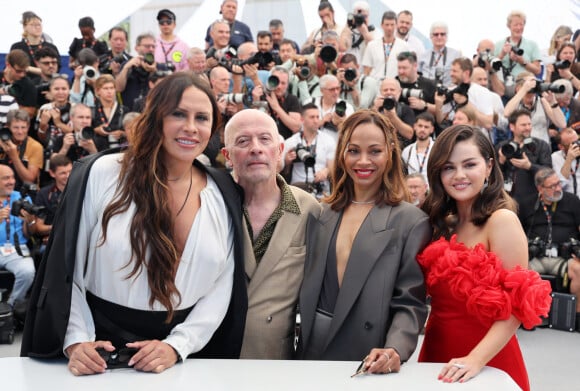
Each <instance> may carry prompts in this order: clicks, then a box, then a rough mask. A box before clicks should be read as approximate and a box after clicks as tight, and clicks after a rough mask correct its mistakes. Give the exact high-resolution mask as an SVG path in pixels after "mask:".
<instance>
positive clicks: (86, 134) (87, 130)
mask: <svg viewBox="0 0 580 391" xmlns="http://www.w3.org/2000/svg"><path fill="white" fill-rule="evenodd" d="M74 134H75V139H76V142H77V144H78V143H80V142H81V141H86V140H92V139H93V137H94V136H95V130H94V129H93V128H92V127H90V126H85V127H84V128H82V130H81V131H80V132H75V133H74Z"/></svg>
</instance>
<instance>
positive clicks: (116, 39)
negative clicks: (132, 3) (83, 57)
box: [77, 26, 131, 77]
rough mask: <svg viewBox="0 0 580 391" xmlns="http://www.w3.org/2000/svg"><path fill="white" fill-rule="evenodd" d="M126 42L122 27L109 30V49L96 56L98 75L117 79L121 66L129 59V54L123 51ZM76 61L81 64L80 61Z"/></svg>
mask: <svg viewBox="0 0 580 391" xmlns="http://www.w3.org/2000/svg"><path fill="white" fill-rule="evenodd" d="M128 42H129V34H127V31H126V30H125V29H124V28H123V27H120V26H116V27H113V28H112V29H110V30H109V47H110V48H111V49H110V50H109V51H108V52H107V53H105V54H103V55H101V56H98V58H99V66H98V69H99V72H100V73H108V74H110V75H113V76H115V77H117V75H118V74H119V72H120V71H121V66H122V65H123V64H124V63H125V62H127V61H129V59H130V58H131V56H130V55H129V53H127V52H126V51H125V49H126V48H127V43H128ZM85 49H86V48H85ZM83 50H84V49H83ZM77 60H78V61H79V62H81V61H80V59H77Z"/></svg>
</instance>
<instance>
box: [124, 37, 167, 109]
mask: <svg viewBox="0 0 580 391" xmlns="http://www.w3.org/2000/svg"><path fill="white" fill-rule="evenodd" d="M135 51H136V52H137V55H136V56H135V57H132V58H131V59H130V60H129V61H127V62H126V63H125V64H123V66H122V68H121V72H119V74H118V75H117V77H116V78H115V88H116V89H117V92H120V93H121V99H122V102H123V104H124V105H125V106H127V107H133V105H134V103H135V100H136V99H137V98H139V97H143V96H146V95H147V93H148V92H149V76H150V75H151V74H153V73H155V72H157V71H161V69H160V67H158V64H157V63H156V62H155V37H154V36H153V34H150V33H145V34H141V35H139V36H138V37H137V40H136V44H135Z"/></svg>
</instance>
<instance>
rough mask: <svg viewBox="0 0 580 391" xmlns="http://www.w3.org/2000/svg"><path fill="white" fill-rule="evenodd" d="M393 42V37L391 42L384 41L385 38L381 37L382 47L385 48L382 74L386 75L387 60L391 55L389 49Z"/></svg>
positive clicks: (391, 47)
mask: <svg viewBox="0 0 580 391" xmlns="http://www.w3.org/2000/svg"><path fill="white" fill-rule="evenodd" d="M394 44H395V39H394V38H393V42H391V43H386V42H385V38H384V37H383V47H384V49H385V72H384V75H385V76H386V75H387V61H389V56H390V55H391V50H392V49H393V45H394Z"/></svg>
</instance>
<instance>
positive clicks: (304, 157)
mask: <svg viewBox="0 0 580 391" xmlns="http://www.w3.org/2000/svg"><path fill="white" fill-rule="evenodd" d="M296 161H299V162H302V163H304V167H306V168H308V167H314V163H316V157H315V155H314V154H312V151H311V150H310V147H307V146H304V145H302V144H298V145H297V146H296Z"/></svg>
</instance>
